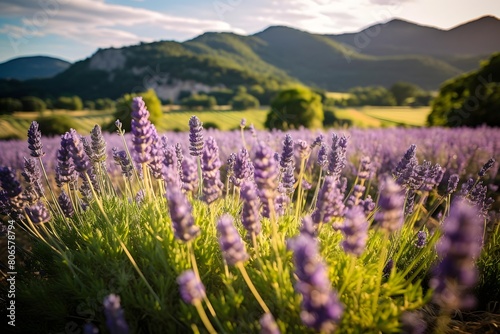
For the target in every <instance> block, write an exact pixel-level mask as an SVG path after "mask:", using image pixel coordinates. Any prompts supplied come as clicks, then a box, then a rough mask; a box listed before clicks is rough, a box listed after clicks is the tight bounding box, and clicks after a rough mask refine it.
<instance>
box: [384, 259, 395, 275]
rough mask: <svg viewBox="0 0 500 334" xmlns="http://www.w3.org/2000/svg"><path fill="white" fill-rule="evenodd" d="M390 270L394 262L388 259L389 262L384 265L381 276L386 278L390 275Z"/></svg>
mask: <svg viewBox="0 0 500 334" xmlns="http://www.w3.org/2000/svg"><path fill="white" fill-rule="evenodd" d="M392 268H394V260H393V259H389V261H387V263H386V264H385V266H384V269H382V276H383V277H388V276H389V275H390V274H391V271H392Z"/></svg>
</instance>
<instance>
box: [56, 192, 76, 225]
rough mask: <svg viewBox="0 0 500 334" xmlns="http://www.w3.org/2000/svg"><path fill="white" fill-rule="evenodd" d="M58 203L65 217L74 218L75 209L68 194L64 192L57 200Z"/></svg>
mask: <svg viewBox="0 0 500 334" xmlns="http://www.w3.org/2000/svg"><path fill="white" fill-rule="evenodd" d="M57 202H58V203H59V206H60V207H61V209H62V212H63V213H64V215H65V216H66V217H68V218H71V217H73V215H74V214H75V210H74V208H73V204H72V203H71V199H70V198H69V196H68V194H66V192H65V191H64V190H63V191H62V192H61V194H60V195H59V197H58V198H57Z"/></svg>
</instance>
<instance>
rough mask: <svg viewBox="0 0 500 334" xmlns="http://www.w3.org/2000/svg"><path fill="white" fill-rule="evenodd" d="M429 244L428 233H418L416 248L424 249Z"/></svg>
mask: <svg viewBox="0 0 500 334" xmlns="http://www.w3.org/2000/svg"><path fill="white" fill-rule="evenodd" d="M426 242H427V233H426V232H425V231H418V233H417V241H415V247H417V248H424V247H425V244H426Z"/></svg>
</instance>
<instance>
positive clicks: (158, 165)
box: [148, 130, 165, 180]
mask: <svg viewBox="0 0 500 334" xmlns="http://www.w3.org/2000/svg"><path fill="white" fill-rule="evenodd" d="M164 158H165V155H164V154H163V145H162V142H161V140H160V136H158V133H157V132H156V130H155V131H153V134H152V141H151V161H150V162H149V164H148V166H149V169H150V170H151V175H152V176H153V178H155V179H157V180H160V179H161V178H162V170H163V159H164Z"/></svg>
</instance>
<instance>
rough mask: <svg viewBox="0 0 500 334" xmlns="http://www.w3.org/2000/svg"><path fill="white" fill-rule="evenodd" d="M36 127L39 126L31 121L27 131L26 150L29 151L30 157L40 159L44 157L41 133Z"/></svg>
mask: <svg viewBox="0 0 500 334" xmlns="http://www.w3.org/2000/svg"><path fill="white" fill-rule="evenodd" d="M38 127H39V124H38V123H37V122H36V121H33V122H31V125H30V128H29V130H28V148H29V149H30V155H31V156H32V157H34V158H40V157H43V156H44V155H45V152H44V151H43V145H42V132H41V131H40V129H39V128H38Z"/></svg>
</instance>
